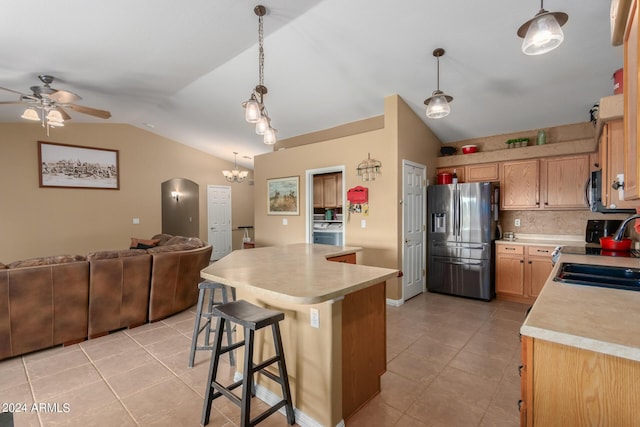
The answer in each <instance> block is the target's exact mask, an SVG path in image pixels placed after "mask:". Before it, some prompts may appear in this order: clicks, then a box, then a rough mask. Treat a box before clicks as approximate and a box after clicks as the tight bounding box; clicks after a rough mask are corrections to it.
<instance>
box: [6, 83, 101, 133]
mask: <svg viewBox="0 0 640 427" xmlns="http://www.w3.org/2000/svg"><path fill="white" fill-rule="evenodd" d="M38 78H39V79H40V81H41V82H42V83H43V85H42V86H31V88H30V89H31V92H33V93H32V94H31V95H27V94H25V93H22V92H18V91H17V90H13V89H7V88H5V87H0V89H2V90H5V91H7V92H12V93H16V94H18V95H20V99H19V100H17V101H2V102H0V104H23V105H26V106H27V109H26V110H25V111H24V113H23V114H22V116H21V117H22V118H23V119H27V120H39V121H41V122H42V126H43V127H45V128H47V136H48V135H49V128H51V127H60V126H64V121H65V120H70V119H71V116H69V114H67V112H66V111H65V108H68V109H71V110H73V111H76V112H78V113H82V114H88V115H90V116H94V117H99V118H101V119H108V118H109V117H111V113H110V112H108V111H105V110H98V109H96V108H91V107H85V106H82V105H78V104H75V102H76V101H79V100H81V99H82V98H81V97H80V96H78V95H76V94H75V93H73V92H69V91H66V90H60V89H55V88H52V87H51V83H53V80H54V77H53V76H49V75H46V74H44V75H40V76H38ZM38 110H40V111H41V112H42V114H38Z"/></svg>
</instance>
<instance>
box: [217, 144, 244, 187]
mask: <svg viewBox="0 0 640 427" xmlns="http://www.w3.org/2000/svg"><path fill="white" fill-rule="evenodd" d="M233 158H234V162H233V163H234V167H233V169H231V170H230V171H222V175H224V178H225V179H226V180H227V181H229V182H236V183H241V182H242V181H244V180H245V179H246V178H247V176H248V175H249V172H248V171H241V170H240V169H238V153H237V152H236V151H234V152H233Z"/></svg>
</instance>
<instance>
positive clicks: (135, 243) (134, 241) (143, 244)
mask: <svg viewBox="0 0 640 427" xmlns="http://www.w3.org/2000/svg"><path fill="white" fill-rule="evenodd" d="M158 243H160V239H138V238H136V237H132V238H131V245H130V246H129V249H149V248H153V247H155V246H158Z"/></svg>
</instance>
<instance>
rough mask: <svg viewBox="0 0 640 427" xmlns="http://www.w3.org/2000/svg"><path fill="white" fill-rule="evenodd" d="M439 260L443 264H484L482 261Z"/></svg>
mask: <svg viewBox="0 0 640 427" xmlns="http://www.w3.org/2000/svg"><path fill="white" fill-rule="evenodd" d="M438 261H439V262H441V263H443V264H454V265H482V263H481V262H460V261H441V260H438Z"/></svg>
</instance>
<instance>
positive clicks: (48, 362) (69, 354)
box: [25, 346, 89, 381]
mask: <svg viewBox="0 0 640 427" xmlns="http://www.w3.org/2000/svg"><path fill="white" fill-rule="evenodd" d="M87 363H89V359H88V358H87V356H86V355H85V354H84V352H83V351H82V350H81V349H80V347H78V346H74V348H73V349H71V350H69V351H65V352H60V353H57V354H55V355H53V356H51V357H48V358H45V359H35V360H32V359H25V365H26V367H27V374H28V375H29V379H30V380H31V381H35V380H37V379H39V378H43V377H47V376H49V375H53V374H56V373H58V372H61V371H65V370H67V369H73V368H77V367H78V366H81V365H86V364H87Z"/></svg>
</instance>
